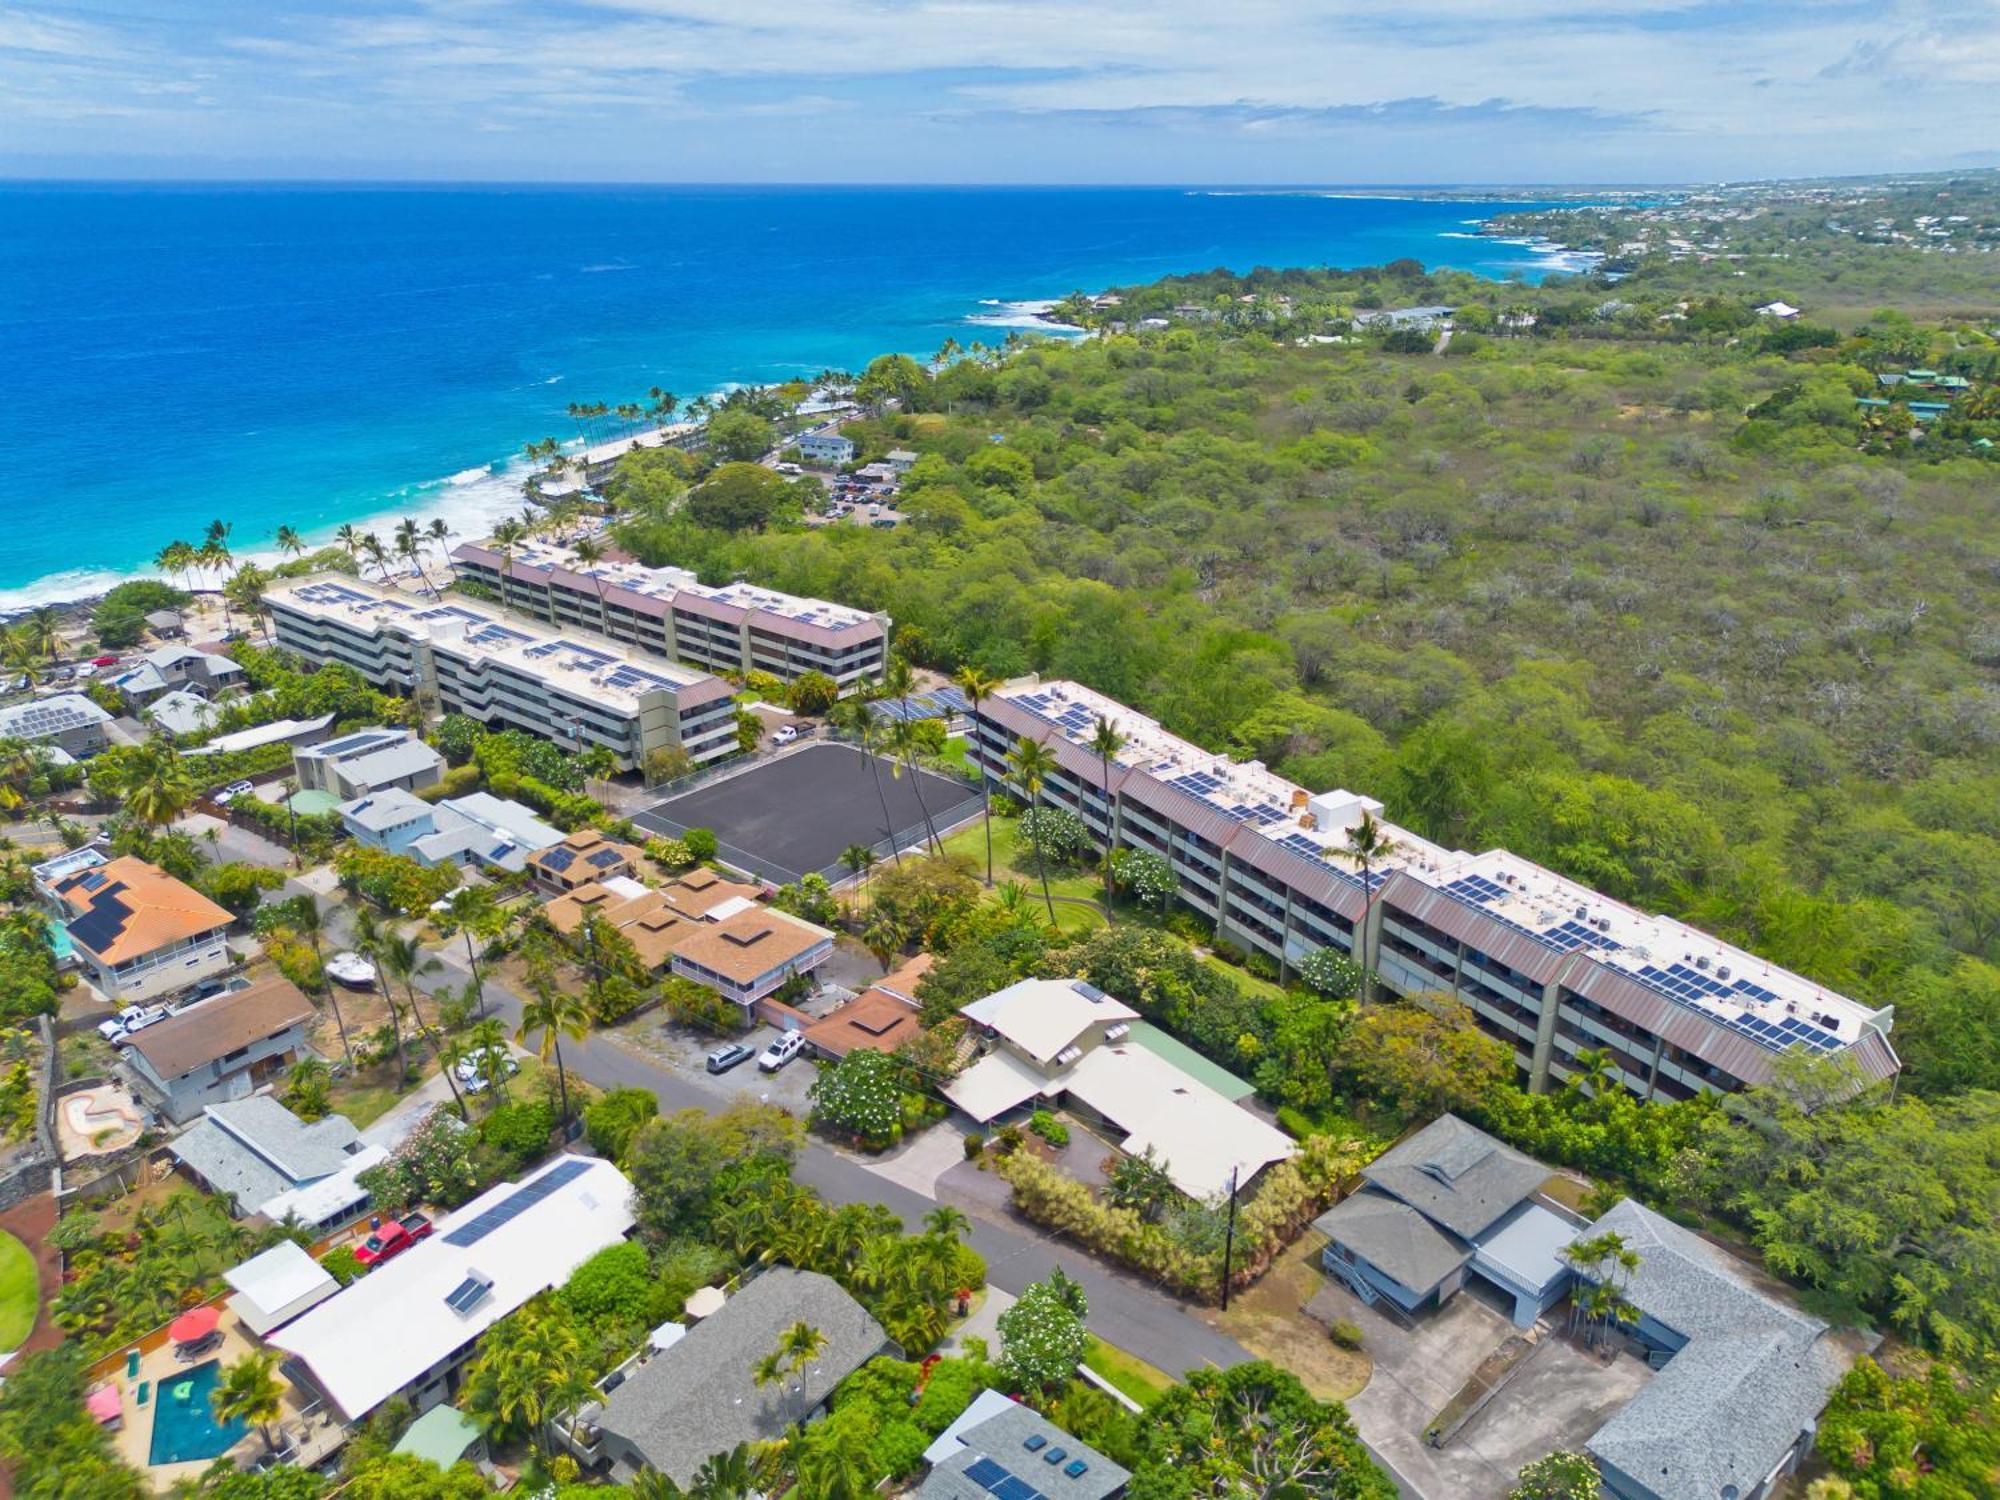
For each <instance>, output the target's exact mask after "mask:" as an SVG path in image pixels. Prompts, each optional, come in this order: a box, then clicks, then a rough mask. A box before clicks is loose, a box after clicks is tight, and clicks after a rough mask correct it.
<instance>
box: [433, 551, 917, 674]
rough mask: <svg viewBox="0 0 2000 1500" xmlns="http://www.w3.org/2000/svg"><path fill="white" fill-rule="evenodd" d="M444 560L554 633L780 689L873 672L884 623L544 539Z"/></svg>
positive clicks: (881, 656) (817, 602) (816, 602)
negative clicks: (571, 632)
mask: <svg viewBox="0 0 2000 1500" xmlns="http://www.w3.org/2000/svg"><path fill="white" fill-rule="evenodd" d="M452 557H453V558H454V559H455V560H456V561H457V563H458V569H459V573H460V575H461V576H462V577H465V578H472V579H477V580H478V581H479V582H480V583H483V584H484V585H486V587H488V588H490V589H492V590H493V591H494V593H495V594H497V595H499V596H500V597H501V598H503V599H505V600H506V601H507V603H508V604H509V605H511V606H513V607H514V608H515V609H520V610H525V611H527V612H528V613H529V614H531V615H534V616H535V617H536V618H538V619H541V620H546V621H549V622H550V623H552V624H554V625H556V626H558V627H560V628H564V629H568V628H572V627H573V628H576V629H581V630H594V631H598V632H601V633H602V634H604V635H608V636H610V637H611V638H612V639H613V640H617V641H625V642H629V643H630V644H632V645H634V646H637V647H639V648H640V649H641V650H643V651H647V652H650V653H652V654H653V655H655V656H663V657H666V658H668V659H670V660H673V661H679V662H686V663H687V664H689V665H690V666H695V667H703V668H706V669H708V670H709V671H711V672H736V673H744V672H752V671H756V672H769V673H770V674H771V675H772V676H774V677H779V678H782V679H784V680H785V681H787V682H789V681H791V680H792V679H793V678H794V677H799V676H802V675H804V674H805V673H807V672H824V673H825V674H826V675H827V676H829V677H831V678H832V679H833V680H834V681H835V682H837V683H839V684H840V685H841V687H842V688H843V689H844V688H847V687H849V686H850V685H852V684H853V683H855V682H857V681H859V680H860V679H862V678H864V677H873V676H876V675H878V674H879V673H880V672H881V670H882V665H883V662H884V660H885V659H886V651H887V648H888V642H889V617H888V616H887V615H871V614H868V613H867V612H865V611H863V610H858V609H849V608H848V607H847V606H846V605H843V604H829V603H827V602H826V601H825V600H824V599H804V598H801V597H799V596H798V595H796V594H781V593H779V592H778V591H777V590H775V589H763V588H758V587H756V586H755V585H753V584H748V583H732V584H728V585H726V586H724V587H721V588H715V587H711V586H710V585H707V584H704V583H702V582H701V581H700V580H699V579H697V578H696V577H695V575H694V574H693V573H690V572H689V571H688V570H687V569H685V568H648V567H645V566H642V565H641V564H639V563H635V562H631V561H627V560H620V559H613V558H610V557H607V558H605V559H603V560H602V561H599V562H595V563H585V562H584V561H582V560H581V559H579V558H578V557H577V555H576V553H575V552H574V551H572V550H571V549H570V548H568V547H564V546H560V545H558V544H556V543H554V542H548V541H541V540H536V541H528V542H521V543H518V544H516V545H515V546H514V547H513V548H512V549H511V551H510V552H509V554H507V555H504V556H503V555H502V554H501V553H500V552H498V551H496V550H494V549H493V548H490V547H486V546H482V545H478V544H476V543H471V542H467V543H465V544H464V545H462V546H460V547H459V548H457V549H456V550H455V551H454V552H453V553H452Z"/></svg>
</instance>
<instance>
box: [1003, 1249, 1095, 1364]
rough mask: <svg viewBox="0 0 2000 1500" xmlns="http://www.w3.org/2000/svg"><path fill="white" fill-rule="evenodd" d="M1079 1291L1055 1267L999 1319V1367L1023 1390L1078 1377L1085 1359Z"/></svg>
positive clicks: (1084, 1310) (1085, 1307)
mask: <svg viewBox="0 0 2000 1500" xmlns="http://www.w3.org/2000/svg"><path fill="white" fill-rule="evenodd" d="M1088 1311H1089V1304H1088V1303H1087V1302H1086V1301H1085V1299H1084V1295H1083V1288H1082V1287H1080V1286H1078V1285H1077V1284H1076V1283H1075V1282H1074V1281H1072V1280H1070V1278H1069V1277H1067V1276H1065V1275H1064V1274H1063V1272H1062V1268H1061V1267H1060V1266H1058V1267H1057V1268H1056V1270H1055V1271H1054V1273H1053V1274H1051V1275H1050V1276H1049V1278H1048V1280H1046V1281H1037V1282H1035V1283H1033V1284H1032V1285H1031V1286H1029V1288H1028V1289H1027V1290H1026V1291H1024V1292H1023V1293H1021V1296H1020V1298H1019V1300H1018V1301H1016V1302H1015V1303H1014V1305H1013V1306H1012V1307H1010V1308H1008V1309H1007V1310H1006V1311H1005V1312H1003V1313H1002V1314H1000V1359H1001V1364H1002V1366H1003V1367H1004V1368H1005V1370H1006V1371H1007V1373H1008V1374H1009V1375H1010V1376H1012V1377H1013V1378H1014V1379H1015V1380H1016V1381H1018V1382H1019V1383H1020V1384H1021V1385H1023V1386H1032V1387H1036V1388H1040V1389H1046V1388H1048V1387H1050V1386H1058V1385H1061V1384H1063V1383H1064V1382H1065V1381H1067V1380H1069V1379H1070V1377H1071V1376H1073V1375H1075V1374H1076V1366H1077V1362H1078V1361H1079V1360H1081V1359H1082V1358H1083V1346H1084V1332H1083V1319H1084V1316H1085V1314H1086V1313H1087V1312H1088Z"/></svg>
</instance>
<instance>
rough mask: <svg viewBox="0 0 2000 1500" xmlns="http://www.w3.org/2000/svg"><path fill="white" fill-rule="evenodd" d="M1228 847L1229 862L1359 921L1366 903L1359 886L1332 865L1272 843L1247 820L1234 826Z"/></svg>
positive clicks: (1349, 918)
mask: <svg viewBox="0 0 2000 1500" xmlns="http://www.w3.org/2000/svg"><path fill="white" fill-rule="evenodd" d="M1228 849H1229V859H1230V863H1232V864H1245V865H1249V866H1251V867H1252V868H1253V869H1257V870H1261V871H1262V872H1263V873H1264V874H1266V875H1269V876H1270V877H1272V878H1273V879H1274V880H1277V881H1279V882H1281V883H1282V884H1285V885H1289V886H1290V887H1291V888H1292V889H1293V890H1295V891H1297V892H1298V893H1299V894H1300V895H1301V896H1306V897H1309V898H1311V899H1312V900H1314V901H1317V902H1319V903H1320V905H1322V906H1325V907H1328V908H1329V909H1331V910H1333V911H1337V912H1339V913H1340V915H1342V916H1343V917H1346V918H1347V919H1348V920H1349V921H1350V922H1352V921H1358V920H1360V917H1361V910H1362V907H1363V905H1364V904H1365V903H1364V902H1363V900H1362V896H1361V887H1360V886H1358V885H1356V884H1354V883H1353V882H1352V881H1350V880H1344V879H1342V878H1341V876H1340V875H1339V873H1338V872H1336V871H1335V870H1334V868H1333V867H1332V866H1331V865H1328V864H1325V863H1323V862H1322V861H1320V860H1316V859H1307V858H1306V857H1305V856H1304V855H1303V854H1300V853H1299V852H1298V851H1297V850H1294V849H1286V848H1284V847H1283V846H1281V845H1278V844H1274V843H1272V842H1271V840H1270V839H1268V838H1266V837H1265V836H1264V835H1263V834H1261V833H1259V832H1257V830H1256V829H1254V828H1252V827H1250V825H1249V824H1247V823H1239V824H1237V825H1236V835H1235V837H1234V838H1232V839H1231V840H1230V841H1229V844H1228Z"/></svg>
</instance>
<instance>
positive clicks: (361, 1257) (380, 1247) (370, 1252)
mask: <svg viewBox="0 0 2000 1500" xmlns="http://www.w3.org/2000/svg"><path fill="white" fill-rule="evenodd" d="M430 1237H431V1221H430V1219H429V1218H428V1217H426V1216H425V1215H423V1214H404V1215H403V1217H402V1218H400V1219H392V1220H390V1221H389V1222H388V1223H387V1224H382V1225H378V1226H377V1227H376V1229H375V1231H374V1233H372V1234H370V1235H369V1236H368V1238H367V1239H365V1240H363V1241H362V1242H361V1243H360V1244H358V1245H356V1246H355V1247H354V1258H355V1259H356V1260H358V1261H360V1262H361V1264H362V1265H364V1266H379V1265H380V1264H381V1263H382V1262H383V1261H385V1260H387V1259H389V1257H390V1256H392V1255H401V1254H402V1253H403V1252H404V1251H405V1250H407V1249H409V1248H410V1246H412V1245H414V1244H415V1243H416V1242H417V1241H418V1240H427V1239H429V1238H430Z"/></svg>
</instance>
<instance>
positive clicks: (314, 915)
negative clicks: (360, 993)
mask: <svg viewBox="0 0 2000 1500" xmlns="http://www.w3.org/2000/svg"><path fill="white" fill-rule="evenodd" d="M291 909H292V911H293V913H294V916H293V919H292V930H293V931H294V932H296V933H297V934H298V935H299V936H300V937H302V938H304V939H305V940H306V941H307V942H309V943H311V944H312V951H313V960H314V962H315V963H316V964H317V965H318V966H319V975H320V979H319V985H320V992H321V993H322V994H324V995H325V996H326V1000H327V1004H329V1005H330V1006H332V1007H333V1025H334V1029H335V1030H337V1031H338V1032H339V1033H340V1050H341V1051H342V1052H344V1053H345V1054H346V1055H347V1071H348V1072H349V1073H352V1072H353V1071H354V1047H353V1044H352V1043H350V1042H349V1041H348V1040H347V1018H346V1017H345V1016H343V1015H341V1013H340V1001H339V1000H338V999H337V998H336V997H335V995H334V990H335V989H336V988H338V986H336V985H335V984H334V983H333V982H332V981H331V980H329V979H328V978H327V977H326V958H325V955H324V954H322V953H321V952H320V946H319V945H320V938H321V935H322V930H323V928H324V926H325V922H326V916H325V913H323V912H322V911H321V910H320V909H319V897H317V896H315V895H313V894H312V893H311V892H310V891H308V892H306V894H305V895H303V896H300V897H298V898H297V899H296V901H295V902H294V904H293V906H292V908H291Z"/></svg>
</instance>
